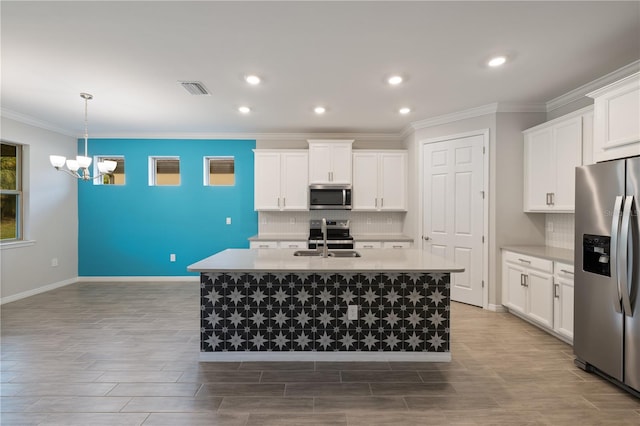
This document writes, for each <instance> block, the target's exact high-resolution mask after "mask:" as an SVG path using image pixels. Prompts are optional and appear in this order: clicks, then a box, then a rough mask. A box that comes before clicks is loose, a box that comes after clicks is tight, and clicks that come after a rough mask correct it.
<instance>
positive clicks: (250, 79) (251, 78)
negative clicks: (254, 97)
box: [244, 75, 260, 86]
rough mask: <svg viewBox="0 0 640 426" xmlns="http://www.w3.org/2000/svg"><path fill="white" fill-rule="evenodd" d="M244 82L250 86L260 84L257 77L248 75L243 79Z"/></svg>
mask: <svg viewBox="0 0 640 426" xmlns="http://www.w3.org/2000/svg"><path fill="white" fill-rule="evenodd" d="M244 81H246V82H247V83H249V84H250V85H252V86H256V85H258V84H260V77H258V76H257V75H248V76H246V77H245V78H244Z"/></svg>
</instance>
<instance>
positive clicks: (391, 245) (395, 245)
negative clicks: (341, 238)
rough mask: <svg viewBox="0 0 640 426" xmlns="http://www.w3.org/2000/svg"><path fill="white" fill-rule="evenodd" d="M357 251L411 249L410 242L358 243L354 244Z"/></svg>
mask: <svg viewBox="0 0 640 426" xmlns="http://www.w3.org/2000/svg"><path fill="white" fill-rule="evenodd" d="M353 247H354V248H357V249H379V248H384V249H407V248H411V242H409V241H356V242H355V243H354V244H353Z"/></svg>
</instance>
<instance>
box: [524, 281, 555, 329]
mask: <svg viewBox="0 0 640 426" xmlns="http://www.w3.org/2000/svg"><path fill="white" fill-rule="evenodd" d="M527 292H528V295H527V296H528V304H527V305H528V306H527V307H528V309H527V314H528V316H529V317H530V318H531V319H533V320H534V321H536V322H538V323H540V324H541V325H543V326H546V327H548V328H550V329H552V328H553V277H552V276H551V275H550V274H545V273H544V272H538V271H535V270H533V269H529V270H528V272H527Z"/></svg>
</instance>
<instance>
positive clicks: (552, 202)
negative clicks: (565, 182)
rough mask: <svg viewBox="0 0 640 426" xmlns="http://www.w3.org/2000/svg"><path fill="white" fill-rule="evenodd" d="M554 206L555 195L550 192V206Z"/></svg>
mask: <svg viewBox="0 0 640 426" xmlns="http://www.w3.org/2000/svg"><path fill="white" fill-rule="evenodd" d="M555 204H556V193H555V192H552V193H551V205H552V206H555Z"/></svg>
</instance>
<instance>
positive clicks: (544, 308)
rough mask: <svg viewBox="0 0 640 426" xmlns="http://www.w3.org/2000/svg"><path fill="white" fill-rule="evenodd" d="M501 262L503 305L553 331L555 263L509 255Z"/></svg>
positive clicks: (513, 254) (504, 255)
mask: <svg viewBox="0 0 640 426" xmlns="http://www.w3.org/2000/svg"><path fill="white" fill-rule="evenodd" d="M502 260H503V262H502V280H503V283H502V284H503V285H502V292H503V294H502V297H503V305H505V306H506V307H507V308H509V310H510V311H515V312H517V313H520V314H521V315H522V316H524V317H526V318H527V319H529V320H531V321H533V322H535V323H537V324H539V325H541V326H543V327H545V328H548V329H553V289H554V287H553V262H551V261H550V260H546V259H539V258H536V257H532V256H527V255H523V254H518V253H513V252H508V251H505V252H503V255H502Z"/></svg>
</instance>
